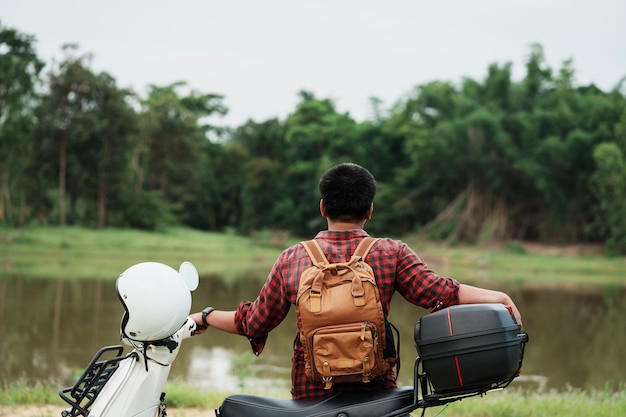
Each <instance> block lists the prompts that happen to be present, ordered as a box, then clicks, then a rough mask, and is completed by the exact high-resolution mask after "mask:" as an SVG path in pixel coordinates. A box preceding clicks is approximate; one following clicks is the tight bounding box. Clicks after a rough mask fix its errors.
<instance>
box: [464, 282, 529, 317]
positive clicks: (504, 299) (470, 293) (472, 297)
mask: <svg viewBox="0 0 626 417" xmlns="http://www.w3.org/2000/svg"><path fill="white" fill-rule="evenodd" d="M479 303H500V304H504V305H505V306H506V307H508V308H510V309H511V312H512V313H513V315H514V316H515V320H517V323H518V324H520V325H521V324H522V315H521V314H520V312H519V310H518V309H517V307H516V306H515V303H514V302H513V300H511V297H509V296H508V295H507V294H505V293H503V292H501V291H493V290H488V289H485V288H478V287H473V286H471V285H466V284H461V285H460V287H459V304H479Z"/></svg>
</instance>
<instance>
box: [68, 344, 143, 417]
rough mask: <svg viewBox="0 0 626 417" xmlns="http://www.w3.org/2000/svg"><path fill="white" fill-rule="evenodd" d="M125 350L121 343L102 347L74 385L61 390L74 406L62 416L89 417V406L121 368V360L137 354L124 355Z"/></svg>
mask: <svg viewBox="0 0 626 417" xmlns="http://www.w3.org/2000/svg"><path fill="white" fill-rule="evenodd" d="M123 350H124V347H123V346H121V345H116V346H106V347H103V348H101V349H100V350H99V351H98V352H97V353H96V354H95V356H94V357H93V359H92V360H91V362H90V363H89V365H87V368H86V369H85V371H84V372H83V374H82V375H81V376H80V377H79V378H78V380H77V381H76V383H75V384H74V386H72V387H68V388H64V389H62V390H61V391H59V396H60V397H61V398H62V399H63V400H64V401H65V402H67V403H68V404H69V405H71V406H72V408H71V409H67V410H63V411H62V412H61V416H62V417H77V416H84V417H87V416H88V415H89V407H91V405H92V404H93V402H94V401H95V399H96V398H97V397H98V394H100V391H101V390H102V388H104V386H105V385H106V383H107V381H108V380H109V379H110V378H111V376H112V375H113V374H114V373H115V371H116V370H117V369H118V368H119V364H120V362H121V361H122V360H124V359H126V358H128V357H129V356H135V357H136V356H137V355H136V354H135V353H130V354H128V355H122V351H123ZM103 356H108V357H109V359H104V358H103ZM111 356H112V357H111ZM68 395H69V396H68ZM70 397H71V398H70Z"/></svg>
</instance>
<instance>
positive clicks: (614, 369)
mask: <svg viewBox="0 0 626 417" xmlns="http://www.w3.org/2000/svg"><path fill="white" fill-rule="evenodd" d="M260 286H261V283H260V282H259V281H258V280H243V281H240V282H238V283H236V284H233V285H226V284H224V283H223V282H222V281H221V280H219V279H216V278H211V277H203V278H201V282H200V286H199V288H198V290H196V291H195V292H194V293H193V308H192V310H193V311H199V310H201V309H202V308H204V307H205V306H207V305H212V306H214V307H216V308H219V309H229V310H230V309H234V308H236V307H237V305H238V304H239V302H240V301H241V300H246V299H254V297H255V296H256V294H257V292H258V290H259V288H260ZM507 291H508V292H509V293H510V294H511V295H512V297H513V298H514V300H515V302H516V304H517V305H518V307H519V309H520V311H521V312H522V314H523V317H524V330H525V331H526V332H528V334H529V336H530V342H529V343H528V345H527V348H526V355H525V359H524V367H523V370H522V371H523V373H522V377H521V378H520V379H519V381H517V380H516V382H515V384H522V383H526V384H532V385H534V386H536V387H539V388H540V389H545V388H554V389H565V388H568V387H576V388H583V389H596V388H597V389H604V388H605V387H607V386H608V387H609V388H612V389H618V388H619V387H620V383H622V384H623V383H624V382H626V374H625V373H624V369H626V355H624V354H623V350H624V346H626V297H625V295H626V290H625V289H624V288H604V289H586V290H579V289H566V288H555V289H539V288H528V289H521V290H507ZM122 313H123V308H122V305H121V304H120V302H119V300H118V299H117V295H116V293H115V283H114V281H110V280H106V281H105V280H98V281H63V280H33V279H28V278H6V277H5V278H0V326H1V327H0V330H1V332H0V334H2V337H1V338H0V358H2V360H1V361H0V382H2V383H4V382H10V381H15V380H17V379H24V380H27V381H53V382H54V383H56V384H59V387H62V386H67V385H72V384H73V382H74V381H75V379H76V377H77V376H78V375H79V374H80V373H81V372H82V370H83V369H84V367H85V366H86V365H87V364H88V363H89V361H90V360H91V358H92V357H93V355H94V354H95V352H96V351H97V350H98V349H99V348H100V347H102V346H105V345H115V344H119V324H120V319H121V316H122ZM425 313H426V312H425V311H424V310H423V309H420V308H417V307H415V306H412V305H410V304H408V303H407V302H406V301H404V300H403V299H402V298H401V297H398V298H397V299H396V300H394V302H393V304H392V311H391V316H390V318H391V321H392V322H393V323H394V324H395V325H396V326H397V327H398V328H399V329H400V332H401V358H402V369H401V373H400V378H399V382H400V383H401V384H403V385H404V384H411V383H412V368H413V362H414V361H415V358H416V351H415V348H414V343H413V326H414V324H415V322H416V321H417V320H418V319H419V317H421V316H422V315H423V314H425ZM294 316H295V315H294V314H293V309H292V313H291V314H290V315H289V316H288V318H287V319H286V320H285V322H283V323H282V324H281V325H280V326H279V327H278V328H277V329H275V330H274V332H272V334H271V335H270V338H269V340H268V343H267V345H266V348H265V351H264V353H263V354H262V355H261V356H260V357H259V358H255V357H254V356H253V355H252V354H251V352H250V349H249V345H248V342H247V340H246V339H245V338H243V337H241V336H237V335H229V334H225V333H222V332H219V331H217V330H209V331H208V332H207V333H206V334H204V335H202V336H198V337H194V338H191V339H188V340H187V341H186V343H185V344H184V345H183V348H182V350H181V352H180V354H179V356H178V358H177V360H176V362H175V363H174V365H173V369H172V372H171V378H174V379H180V380H183V381H185V382H189V383H192V384H196V385H198V386H199V387H200V388H211V387H218V388H220V389H221V390H228V389H233V390H234V389H238V388H240V389H247V390H250V389H252V390H255V389H257V388H258V389H259V390H262V391H263V392H267V391H268V389H269V390H271V389H273V388H275V389H276V390H277V391H281V390H282V393H283V394H285V393H288V389H289V388H288V385H289V376H290V366H291V365H290V357H291V347H292V343H293V338H294V335H295V317H294ZM126 350H130V348H127V349H126ZM524 381H526V382H524ZM259 385H261V386H262V388H261V387H259Z"/></svg>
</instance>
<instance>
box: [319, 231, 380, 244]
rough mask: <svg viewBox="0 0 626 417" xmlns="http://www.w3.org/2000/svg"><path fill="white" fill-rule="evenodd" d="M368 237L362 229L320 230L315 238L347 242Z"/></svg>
mask: <svg viewBox="0 0 626 417" xmlns="http://www.w3.org/2000/svg"><path fill="white" fill-rule="evenodd" d="M367 236H369V235H368V234H367V232H366V231H365V230H363V229H351V230H322V231H321V232H319V233H318V234H317V235H316V236H315V238H316V239H318V238H319V239H324V240H337V241H338V240H349V239H354V238H358V237H367Z"/></svg>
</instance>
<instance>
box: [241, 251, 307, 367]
mask: <svg viewBox="0 0 626 417" xmlns="http://www.w3.org/2000/svg"><path fill="white" fill-rule="evenodd" d="M293 253H294V248H290V249H287V250H285V251H284V252H283V253H282V254H281V255H280V256H279V257H278V259H277V260H276V262H275V263H274V266H273V267H272V270H271V272H270V274H269V276H268V278H267V280H266V281H265V284H264V285H263V287H262V288H261V291H260V292H259V295H258V297H257V298H256V300H254V301H253V302H251V301H243V302H241V303H240V304H239V308H238V309H237V311H236V312H235V326H236V328H237V332H238V333H239V334H240V335H242V336H246V337H247V338H248V340H249V341H250V346H251V348H252V351H253V352H254V354H255V355H257V356H258V355H260V354H261V352H262V351H263V348H264V347H265V342H266V341H267V336H268V334H269V332H270V331H272V330H273V329H274V328H275V327H276V326H278V325H279V324H280V323H281V322H282V321H283V319H284V318H285V317H286V316H287V314H288V313H289V308H290V307H291V305H292V304H293V303H294V302H295V297H296V293H297V282H295V284H294V283H293V281H294V279H293V277H294V276H297V275H296V274H294V271H297V270H298V269H297V268H298V265H297V262H295V263H294V261H292V260H291V259H293ZM305 255H306V254H305ZM301 259H302V260H303V261H304V262H308V257H306V258H304V257H301Z"/></svg>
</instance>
